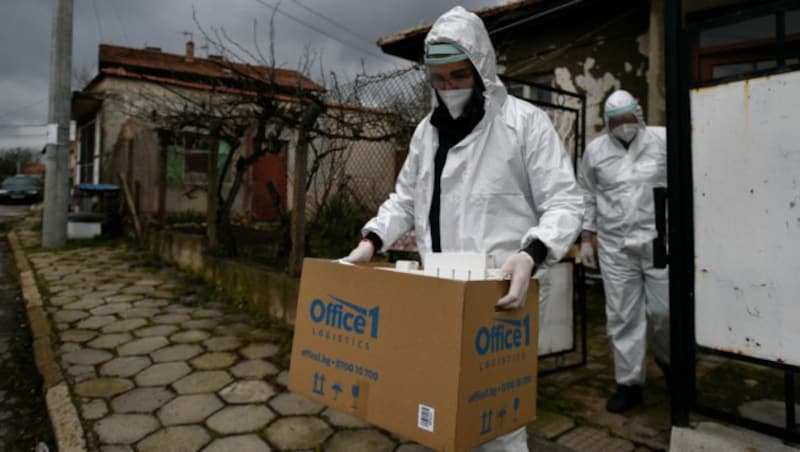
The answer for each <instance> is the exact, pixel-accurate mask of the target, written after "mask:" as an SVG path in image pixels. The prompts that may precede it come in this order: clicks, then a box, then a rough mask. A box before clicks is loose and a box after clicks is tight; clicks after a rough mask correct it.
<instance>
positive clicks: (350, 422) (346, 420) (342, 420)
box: [322, 408, 369, 428]
mask: <svg viewBox="0 0 800 452" xmlns="http://www.w3.org/2000/svg"><path fill="white" fill-rule="evenodd" d="M322 417H323V418H325V419H327V420H328V422H330V423H331V425H333V426H334V427H340V428H366V427H369V424H368V423H366V422H364V421H362V420H361V419H358V418H356V417H353V416H350V415H349V414H346V413H342V412H341V411H338V410H334V409H331V408H328V409H327V410H325V411H323V412H322Z"/></svg>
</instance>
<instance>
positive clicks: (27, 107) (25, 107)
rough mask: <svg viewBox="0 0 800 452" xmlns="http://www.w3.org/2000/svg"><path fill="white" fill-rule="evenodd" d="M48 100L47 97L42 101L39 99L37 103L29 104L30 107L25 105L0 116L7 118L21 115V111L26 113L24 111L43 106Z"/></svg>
mask: <svg viewBox="0 0 800 452" xmlns="http://www.w3.org/2000/svg"><path fill="white" fill-rule="evenodd" d="M46 100H47V98H46V97H44V98H42V99H39V100H37V101H36V102H33V103H31V104H28V105H24V106H22V107H19V108H17V109H16V110H11V111H8V112H5V113H3V114H0V118H5V117H6V116H10V115H13V114H14V113H19V112H21V111H24V110H27V109H29V108H33V107H35V106H37V105H39V104H41V103H42V102H44V101H46Z"/></svg>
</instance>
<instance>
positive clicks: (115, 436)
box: [94, 414, 159, 444]
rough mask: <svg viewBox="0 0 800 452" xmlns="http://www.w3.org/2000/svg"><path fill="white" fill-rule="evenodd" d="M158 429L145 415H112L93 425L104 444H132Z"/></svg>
mask: <svg viewBox="0 0 800 452" xmlns="http://www.w3.org/2000/svg"><path fill="white" fill-rule="evenodd" d="M158 427H159V425H158V421H157V420H156V418H154V417H153V416H149V415H145V414H114V415H111V416H109V417H107V418H104V419H101V420H99V421H97V423H96V424H94V431H95V432H97V436H98V437H99V438H100V441H101V442H103V443H106V444H132V443H135V442H136V441H139V440H140V439H142V438H144V437H145V436H147V434H148V433H150V432H153V431H155V430H156V429H157V428H158Z"/></svg>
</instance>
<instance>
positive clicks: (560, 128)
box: [500, 75, 587, 375]
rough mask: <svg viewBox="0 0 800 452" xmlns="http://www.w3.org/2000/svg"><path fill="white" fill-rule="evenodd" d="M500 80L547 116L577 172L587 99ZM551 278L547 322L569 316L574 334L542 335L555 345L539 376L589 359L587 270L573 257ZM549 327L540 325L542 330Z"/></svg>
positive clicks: (543, 354) (547, 350)
mask: <svg viewBox="0 0 800 452" xmlns="http://www.w3.org/2000/svg"><path fill="white" fill-rule="evenodd" d="M500 78H501V79H502V80H503V82H504V83H505V84H506V87H507V88H508V91H509V93H511V94H512V95H514V96H516V97H519V98H521V99H523V100H525V101H527V102H530V103H532V104H534V105H536V106H537V107H539V108H540V109H542V110H543V111H544V112H545V113H547V115H548V116H549V117H550V120H551V121H552V122H553V126H554V127H555V129H556V131H557V132H558V134H559V136H560V137H561V139H562V140H563V142H564V146H565V148H566V150H567V152H568V153H569V155H570V158H571V159H572V163H573V168H574V169H577V162H579V161H580V158H581V156H582V155H583V151H584V149H585V148H586V133H585V132H586V131H585V127H586V126H585V124H586V97H585V96H584V95H582V94H578V93H573V92H570V91H565V90H562V89H558V88H553V87H550V86H547V85H543V84H539V83H534V82H529V81H526V80H522V79H518V78H512V77H506V76H503V75H501V76H500ZM550 277H551V278H552V281H551V282H550V285H549V287H548V288H546V289H544V290H545V291H547V292H548V294H549V296H550V297H551V298H552V299H551V300H549V301H548V303H547V304H546V309H547V312H546V313H545V314H544V315H545V318H548V316H550V317H552V319H554V320H558V319H559V317H562V316H563V315H564V314H566V315H568V316H570V317H571V325H570V327H571V328H570V330H571V331H569V332H566V331H554V332H553V333H552V336H556V337H553V338H552V339H551V337H550V335H548V332H547V331H544V334H540V340H543V341H548V340H551V343H549V344H545V346H544V349H543V347H541V346H540V349H539V350H540V355H539V375H547V374H551V373H554V372H560V371H564V370H568V369H572V368H575V367H578V366H583V365H585V364H586V359H587V345H586V340H587V336H586V334H587V332H586V330H587V326H586V325H587V319H586V286H585V283H584V281H585V280H584V277H585V274H584V268H583V266H582V265H577V264H576V262H575V259H574V258H573V257H571V256H569V257H567V258H565V259H563V260H562V261H561V262H560V263H559V264H558V265H557V266H555V267H554V268H553V269H552V270H551V271H550ZM570 283H571V284H570ZM565 286H566V287H571V290H564V287H565ZM543 293H544V291H543ZM559 301H561V303H559ZM570 302H571V303H570ZM563 308H568V309H566V310H564V309H563ZM543 323H545V324H548V323H552V322H543ZM556 323H557V322H556ZM546 327H547V326H546V325H540V328H546ZM564 333H568V334H569V337H563V336H564ZM540 345H541V344H540Z"/></svg>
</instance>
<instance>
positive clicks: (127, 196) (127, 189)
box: [119, 172, 142, 243]
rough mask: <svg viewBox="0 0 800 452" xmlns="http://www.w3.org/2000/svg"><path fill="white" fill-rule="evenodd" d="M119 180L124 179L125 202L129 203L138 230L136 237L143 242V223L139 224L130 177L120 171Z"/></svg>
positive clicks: (129, 210)
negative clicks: (129, 184) (129, 181)
mask: <svg viewBox="0 0 800 452" xmlns="http://www.w3.org/2000/svg"><path fill="white" fill-rule="evenodd" d="M119 180H120V181H122V192H123V193H125V202H126V203H127V204H128V212H130V214H131V217H132V218H133V228H134V229H135V230H136V238H137V239H138V240H139V243H141V241H142V225H141V224H139V214H138V213H137V212H136V205H135V204H134V203H133V196H131V189H130V187H129V186H128V179H127V178H126V177H125V175H124V174H122V173H121V172H120V173H119Z"/></svg>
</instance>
